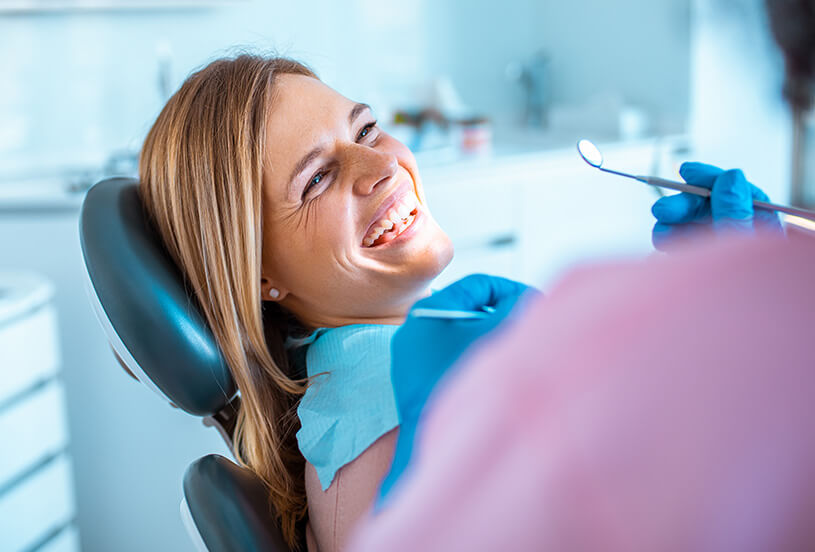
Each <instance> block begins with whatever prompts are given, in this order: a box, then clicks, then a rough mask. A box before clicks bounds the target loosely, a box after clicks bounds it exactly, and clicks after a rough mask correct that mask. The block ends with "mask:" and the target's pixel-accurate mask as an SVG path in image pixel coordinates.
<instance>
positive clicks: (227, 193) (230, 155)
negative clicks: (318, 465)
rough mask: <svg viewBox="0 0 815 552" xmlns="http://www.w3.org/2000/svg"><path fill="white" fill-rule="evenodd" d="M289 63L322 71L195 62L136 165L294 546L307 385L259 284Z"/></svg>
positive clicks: (243, 456)
mask: <svg viewBox="0 0 815 552" xmlns="http://www.w3.org/2000/svg"><path fill="white" fill-rule="evenodd" d="M281 73H288V74H300V75H307V76H310V77H314V78H316V76H315V75H314V74H313V73H312V72H311V71H310V70H309V69H308V68H306V67H305V66H303V65H301V64H300V63H297V62H295V61H292V60H289V59H285V58H279V57H271V58H266V57H260V56H254V55H240V56H237V57H235V58H231V59H220V60H217V61H215V62H212V63H210V64H209V65H207V66H206V67H205V68H203V69H201V70H200V71H198V72H196V73H194V74H192V75H191V76H190V77H189V78H188V79H187V80H186V81H185V82H184V84H183V85H182V86H181V88H180V89H179V90H178V91H177V92H176V93H175V94H174V95H173V96H172V97H171V98H170V100H169V101H168V102H167V105H166V106H164V109H162V111H161V113H160V114H159V116H158V119H157V120H156V122H155V123H154V124H153V127H152V128H151V129H150V132H149V133H148V135H147V138H146V139H145V142H144V146H143V148H142V151H141V157H140V160H139V173H140V178H141V185H140V194H141V198H142V201H143V202H144V205H145V208H146V210H147V212H148V214H149V215H150V217H151V218H152V219H153V222H154V223H155V225H156V226H157V228H158V231H159V233H160V235H161V237H162V239H163V241H164V244H165V245H166V247H167V249H168V250H169V252H170V254H171V255H172V256H173V258H174V259H175V261H176V263H177V264H178V265H179V267H180V268H181V270H182V272H183V274H184V276H185V277H186V279H187V283H188V285H189V286H190V288H191V289H192V290H193V291H194V293H195V295H196V297H197V299H198V302H199V303H200V306H201V309H202V310H203V312H204V314H205V316H206V319H207V321H208V322H209V325H210V327H211V328H212V331H213V333H214V335H215V338H216V340H217V341H218V345H219V346H220V348H221V351H222V352H223V355H224V357H225V359H226V361H227V363H228V365H229V368H230V370H231V372H232V375H233V377H234V378H235V381H236V383H237V385H238V388H239V389H240V393H241V407H240V412H239V415H238V420H237V427H236V430H235V436H234V442H235V455H236V457H237V458H238V461H239V462H241V463H242V464H243V465H245V466H248V467H249V468H251V469H252V470H253V471H254V472H255V473H257V474H258V475H259V476H260V477H261V479H262V480H263V481H264V482H265V483H266V485H267V487H268V489H269V493H270V501H271V504H272V506H273V508H274V511H275V513H276V515H277V516H278V517H279V521H280V526H281V529H282V532H283V536H284V538H285V539H286V541H287V542H288V543H289V545H290V546H297V543H298V540H299V535H298V531H297V522H298V521H299V520H301V519H303V518H304V517H305V513H306V496H305V482H304V477H303V469H304V462H305V461H304V459H303V457H302V455H301V454H300V452H299V450H298V448H297V442H296V439H295V432H296V431H297V429H298V427H299V420H298V418H297V412H296V405H297V400H298V399H299V397H300V396H301V395H302V393H303V391H304V389H305V386H304V382H303V381H302V380H297V379H294V378H293V377H291V375H290V370H289V366H288V361H287V358H286V351H285V349H284V340H285V338H286V333H287V332H286V329H287V328H286V321H285V320H277V321H276V323H273V324H271V327H270V325H269V324H267V325H266V327H264V320H263V318H264V316H263V315H264V313H263V305H262V301H261V284H260V279H261V259H262V255H261V239H262V235H263V234H262V212H263V211H262V193H261V182H262V174H263V157H264V151H266V148H267V147H268V146H272V145H271V144H267V141H266V138H267V137H266V131H265V128H266V115H267V113H268V111H269V108H270V104H271V102H272V98H273V84H274V79H275V76H276V75H278V74H281ZM267 310H268V309H267ZM277 310H278V311H279V312H278V316H282V315H283V314H284V312H283V311H282V309H277Z"/></svg>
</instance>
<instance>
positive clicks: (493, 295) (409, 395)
mask: <svg viewBox="0 0 815 552" xmlns="http://www.w3.org/2000/svg"><path fill="white" fill-rule="evenodd" d="M526 292H530V293H537V292H536V291H535V290H534V289H533V288H530V287H529V286H526V285H524V284H521V283H519V282H514V281H512V280H507V279H505V278H499V277H495V276H486V275H483V274H474V275H472V276H467V277H466V278H463V279H461V280H459V281H458V282H456V283H454V284H451V285H450V286H448V287H446V288H444V289H443V290H441V291H439V292H437V293H434V294H433V295H431V296H430V297H427V298H426V299H422V300H421V301H419V302H417V303H416V304H415V305H414V306H413V309H416V308H435V309H451V310H479V309H481V308H482V307H484V306H490V307H493V308H495V311H494V312H493V313H492V314H491V315H490V316H488V317H487V318H484V319H480V320H448V319H434V318H417V317H412V316H410V315H408V318H407V320H406V321H405V323H404V325H402V327H401V328H399V330H398V331H397V332H396V334H395V335H394V337H393V340H392V341H391V381H392V383H393V392H394V397H395V399H396V408H397V410H398V412H399V424H400V425H399V438H398V440H397V444H396V452H395V454H394V459H393V464H392V465H391V470H390V472H389V473H388V475H387V476H386V477H385V480H384V481H383V482H382V486H381V488H380V490H379V500H378V502H377V507H379V506H381V505H382V504H383V501H384V498H385V496H386V495H387V494H388V492H390V490H391V489H392V488H393V486H394V484H395V483H396V482H397V481H398V479H399V477H400V475H401V474H402V472H403V471H404V470H405V468H406V467H407V465H408V462H409V460H410V457H411V454H412V451H413V441H414V437H415V434H416V427H417V425H418V423H419V418H420V415H421V412H422V409H423V408H424V406H425V403H426V402H427V399H428V397H429V396H430V394H431V392H432V391H433V389H434V388H435V386H436V384H437V383H438V382H439V380H440V379H441V378H442V376H444V375H445V374H446V373H447V372H448V371H449V368H450V367H451V366H452V365H453V364H454V363H455V362H456V361H457V360H458V359H459V358H460V357H461V355H462V354H463V353H464V351H465V350H466V349H467V348H468V347H469V346H470V345H471V344H472V343H473V342H475V341H476V340H478V339H479V338H481V337H483V336H484V335H486V334H488V333H489V332H491V331H492V330H493V329H495V328H496V326H498V325H499V324H500V323H501V322H502V321H503V320H504V319H505V318H506V317H507V315H508V314H509V313H510V311H511V310H512V308H513V307H514V306H515V304H516V303H517V302H518V299H519V298H520V297H521V296H522V295H524V294H525V293H526ZM411 310H412V309H411Z"/></svg>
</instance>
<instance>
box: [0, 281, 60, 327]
mask: <svg viewBox="0 0 815 552" xmlns="http://www.w3.org/2000/svg"><path fill="white" fill-rule="evenodd" d="M53 294H54V288H53V286H52V285H51V283H50V282H49V281H48V280H46V279H45V278H43V277H42V276H39V275H37V274H35V273H33V272H26V271H10V270H8V271H6V270H4V271H0V325H2V324H4V323H5V322H7V321H9V320H12V319H14V318H17V317H19V316H20V315H23V314H25V313H27V312H30V311H32V310H35V309H36V308H38V307H40V306H41V305H43V304H44V303H47V302H48V301H50V300H51V297H52V296H53Z"/></svg>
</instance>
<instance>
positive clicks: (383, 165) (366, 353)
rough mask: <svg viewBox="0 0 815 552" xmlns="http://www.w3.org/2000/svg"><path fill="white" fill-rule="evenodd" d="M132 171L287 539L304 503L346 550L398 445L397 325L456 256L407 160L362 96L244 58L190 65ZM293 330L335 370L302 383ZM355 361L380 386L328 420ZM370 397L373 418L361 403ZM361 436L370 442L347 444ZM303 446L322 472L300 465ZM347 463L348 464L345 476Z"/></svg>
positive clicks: (320, 536)
mask: <svg viewBox="0 0 815 552" xmlns="http://www.w3.org/2000/svg"><path fill="white" fill-rule="evenodd" d="M140 178H141V190H140V191H141V196H142V199H143V201H144V203H145V206H146V209H147V211H148V213H149V215H150V216H151V218H152V219H153V220H154V222H155V224H156V226H157V228H158V230H159V233H160V235H161V237H162V239H163V241H164V243H165V245H166V246H167V248H168V250H169V251H170V254H171V255H172V256H173V258H174V259H175V260H176V262H177V263H178V265H179V266H180V268H181V270H182V272H183V273H184V275H185V277H186V279H187V281H188V282H189V285H190V287H191V289H192V290H194V292H195V294H196V297H197V299H198V301H199V303H200V306H201V308H202V310H203V312H204V314H205V316H206V318H207V321H208V323H209V325H210V326H211V328H212V330H213V333H214V334H215V337H216V339H217V341H218V343H219V345H220V347H221V350H222V351H223V354H224V356H225V358H226V360H227V362H228V364H229V367H230V369H231V371H232V374H233V376H234V378H235V380H236V382H237V384H238V387H239V389H240V392H241V399H242V407H241V412H240V416H239V420H238V426H237V430H236V435H235V443H236V455H237V456H238V458H239V459H240V460H241V461H242V462H243V463H245V464H246V465H248V466H249V467H250V468H252V469H253V470H254V471H255V472H256V473H257V474H258V475H259V476H260V477H261V478H262V479H263V480H264V481H265V483H266V484H267V485H268V488H269V492H270V496H271V502H272V504H273V505H274V507H275V510H276V512H277V514H278V515H279V517H280V522H281V527H282V529H283V533H284V536H285V538H286V539H287V541H288V542H289V544H290V545H295V543H296V541H297V539H298V529H297V527H296V526H297V522H298V521H299V520H301V519H303V518H304V517H305V514H306V508H307V507H308V509H309V514H310V516H309V518H310V525H311V529H313V532H309V549H313V548H315V547H316V548H319V549H320V550H335V549H337V548H338V547H339V546H340V545H341V544H342V542H343V541H344V539H345V535H346V533H347V531H348V529H349V528H350V526H351V525H352V524H353V523H354V521H356V519H357V518H358V517H359V516H360V515H361V514H362V513H363V512H364V511H365V510H366V509H367V508H368V507H369V505H370V504H371V503H372V501H373V498H374V495H375V492H376V487H377V485H378V483H379V481H380V480H381V478H382V476H384V473H385V471H386V470H387V468H388V464H389V461H390V455H391V454H392V449H393V442H394V429H395V426H396V424H397V423H398V422H397V420H396V415H395V407H394V406H393V398H392V392H390V391H389V383H388V379H387V378H388V377H389V368H390V366H389V360H388V359H389V356H388V355H389V347H388V345H389V337H390V335H391V334H392V330H391V328H395V327H396V325H398V324H400V323H401V322H402V321H403V320H404V317H405V315H406V313H407V311H408V309H409V307H410V306H411V305H412V304H413V303H414V302H416V300H418V299H420V298H421V297H424V296H426V295H428V293H429V292H428V285H429V284H430V282H431V281H432V280H433V278H434V277H435V276H436V275H438V274H439V273H440V272H441V271H442V269H443V268H444V267H445V266H446V265H447V264H448V263H449V262H450V260H451V258H452V254H453V251H452V245H451V242H450V240H449V238H448V237H447V236H446V235H445V234H444V232H443V231H442V230H441V229H440V228H439V226H438V224H436V222H435V221H434V220H433V218H432V216H431V215H430V212H429V211H428V209H427V204H426V201H425V196H424V193H423V189H422V184H421V180H420V178H419V174H418V170H417V167H416V161H415V159H414V157H413V155H412V154H411V152H410V150H408V149H407V148H406V147H405V146H404V145H403V144H401V143H399V142H398V141H397V140H395V139H393V138H392V137H390V136H389V135H388V134H386V133H385V132H383V131H382V130H381V129H380V128H379V127H378V126H377V123H376V119H374V117H373V114H372V113H371V110H370V108H369V107H368V106H367V105H365V104H358V103H354V102H352V101H350V100H348V99H346V98H344V97H342V96H341V95H339V94H338V93H337V92H335V91H334V90H332V89H330V88H329V87H327V86H325V85H324V84H323V83H322V82H320V81H319V80H318V79H317V77H316V76H315V75H314V74H313V73H312V72H311V71H310V70H309V69H307V68H306V67H304V66H303V65H301V64H299V63H296V62H294V61H291V60H287V59H281V58H263V57H257V56H250V55H241V56H238V57H236V58H234V59H222V60H218V61H215V62H213V63H211V64H210V65H208V66H207V67H205V68H204V69H202V70H200V71H198V72H197V73H195V74H193V75H192V76H190V77H189V78H188V79H187V81H186V82H185V83H184V84H183V85H182V86H181V88H180V89H179V90H178V92H176V93H175V95H173V97H172V98H171V99H170V100H169V101H168V103H167V105H166V106H165V107H164V109H163V110H162V112H161V113H160V115H159V116H158V119H157V120H156V122H155V124H154V125H153V127H152V129H151V130H150V132H149V133H148V136H147V138H146V140H145V143H144V147H143V149H142V152H141V159H140ZM330 328H341V329H343V330H342V331H347V332H350V334H348V335H346V334H340V335H338V334H337V332H338V330H330ZM349 328H350V329H349ZM332 332H333V333H332ZM329 336H331V337H329ZM297 338H300V339H299V341H298V339H297ZM349 339H351V340H356V342H357V343H359V344H360V346H356V347H354V348H351V349H350V350H349V351H347V352H348V353H349V355H350V356H351V357H352V358H353V359H356V360H357V361H359V362H357V363H356V364H355V363H353V362H352V363H350V364H349V365H347V366H344V369H343V370H342V371H340V370H339V369H338V370H337V371H336V373H334V372H335V371H334V369H333V366H331V365H329V362H330V360H331V358H332V352H333V351H334V349H335V348H336V347H342V346H343V344H344V343H347V340H349ZM287 340H288V344H289V345H292V344H302V343H308V342H309V341H313V342H314V343H313V344H312V345H311V346H310V347H309V349H308V351H307V355H308V356H307V362H306V368H307V370H308V374H309V376H314V375H315V374H316V373H318V372H323V371H327V370H329V369H330V370H331V371H332V374H330V376H329V378H325V377H323V378H322V380H325V381H324V382H323V381H321V378H314V382H315V384H314V385H313V386H312V387H310V388H308V390H307V380H306V379H304V378H302V377H299V375H300V373H299V372H301V371H299V370H298V366H292V365H290V362H289V358H288V357H289V355H288V353H287ZM322 343H325V345H322ZM312 350H313V351H316V353H315V354H312ZM355 354H356V355H359V354H363V356H362V357H360V356H356V357H355V356H354V355H355ZM371 359H373V360H374V361H375V362H374V363H373V365H372V364H371ZM356 367H360V371H361V372H364V373H365V374H366V376H367V377H368V379H367V380H366V381H368V382H370V381H375V382H376V384H375V385H372V386H369V387H367V388H365V389H367V390H374V392H373V396H372V395H371V394H366V393H367V391H365V390H362V391H361V392H360V393H359V396H358V397H357V399H358V400H349V397H348V396H347V395H346V396H340V398H339V400H342V399H344V400H345V402H344V403H343V404H345V405H346V406H347V413H346V411H344V410H343V408H339V413H338V414H337V412H334V415H336V416H338V418H337V419H334V420H333V421H332V423H330V424H323V425H325V426H326V427H323V425H321V420H322V421H325V417H326V412H327V408H329V407H330V406H331V404H328V405H327V404H321V403H320V400H319V399H320V397H321V396H328V397H331V396H332V393H338V394H340V395H342V393H343V392H344V390H345V392H346V393H347V392H349V391H348V390H349V389H354V388H353V387H351V386H350V385H345V383H348V382H350V383H352V384H353V383H356V381H355V379H354V378H355V372H354V370H355V368H356ZM300 368H301V367H300ZM340 372H341V373H340ZM335 376H336V377H335ZM332 378H333V379H332ZM383 378H384V379H383ZM383 381H384V383H383ZM343 385H344V387H343ZM383 389H384V390H385V392H383V391H382V390H383ZM304 393H305V395H306V396H305V398H304V399H303V403H304V404H305V405H306V407H303V408H301V412H300V417H299V418H298V415H297V410H296V409H297V405H298V400H299V399H300V397H301V396H302V395H303V394H304ZM309 395H311V398H310V397H309ZM377 400H378V401H380V403H381V404H377V405H376V408H377V409H378V410H374V411H373V412H370V411H366V410H365V407H366V406H368V403H367V402H366V401H377ZM328 402H329V403H330V401H328ZM334 406H336V404H334ZM383 409H384V410H386V411H387V412H388V416H385V417H379V416H373V417H375V418H377V420H379V419H382V418H387V419H388V420H389V421H390V423H384V424H383V423H380V424H379V425H376V424H374V425H371V423H370V418H371V416H369V415H370V414H372V413H373V414H374V415H375V414H376V413H377V412H381V411H382V410H383ZM346 414H347V415H346ZM301 419H303V427H302V428H301V429H300V432H299V433H298V434H297V438H298V439H299V440H300V449H298V443H297V441H296V440H295V433H296V432H297V431H298V427H299V426H300V421H301ZM338 428H339V429H338ZM342 428H345V429H344V430H342V431H341V432H339V431H340V429H342ZM332 431H338V432H339V433H338V434H337V435H333V434H332ZM357 434H362V435H363V436H365V437H366V438H367V439H366V440H363V441H362V442H356V441H355V442H350V441H349V439H351V437H352V436H354V435H357ZM326 442H331V443H334V442H336V443H344V444H345V445H347V446H346V447H345V449H344V450H343V451H342V453H343V454H344V456H343V454H340V455H337V453H336V452H335V451H333V450H330V451H329V452H328V454H327V457H320V455H322V454H323V453H325V446H324V445H325V444H326ZM349 443H350V444H349ZM369 445H371V446H369ZM321 447H322V448H321ZM301 452H302V454H301ZM310 454H311V455H313V456H314V457H319V458H318V460H320V461H321V462H324V463H325V465H324V466H323V468H325V469H324V473H322V474H320V473H318V472H317V468H315V467H314V464H312V463H311V462H308V463H307V462H305V461H304V456H303V455H305V456H306V458H309V455H310ZM343 459H345V460H348V462H350V463H349V464H348V465H346V466H345V467H344V468H342V469H341V470H339V466H338V463H339V462H341V461H343ZM315 462H317V461H316V460H315ZM338 470H339V471H338ZM342 473H346V474H348V477H347V478H346V479H347V480H346V481H344V480H342V478H341V477H340V475H341V474H342ZM320 475H323V477H320ZM327 478H330V479H329V481H328V482H326V480H325V479H327ZM326 483H328V485H327V484H326ZM307 497H308V500H307Z"/></svg>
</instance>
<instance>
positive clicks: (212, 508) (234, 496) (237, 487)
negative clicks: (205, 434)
mask: <svg viewBox="0 0 815 552" xmlns="http://www.w3.org/2000/svg"><path fill="white" fill-rule="evenodd" d="M184 496H186V498H187V504H188V506H189V508H190V514H192V518H193V520H194V521H195V525H196V526H197V527H198V531H199V533H200V534H201V538H203V540H204V542H205V543H206V545H207V547H208V548H209V549H210V550H211V551H213V552H215V551H217V552H233V551H234V552H245V551H250V550H258V551H269V552H288V550H289V547H288V546H287V545H286V543H285V541H284V540H283V536H282V534H281V533H280V532H279V531H278V530H277V529H276V527H275V526H274V525H273V524H272V523H271V522H270V520H271V519H274V518H273V515H272V514H273V512H272V510H271V506H270V502H269V495H268V493H267V492H266V490H265V489H264V488H263V485H262V484H261V482H260V479H259V478H258V477H257V476H256V475H254V474H253V473H252V472H251V471H249V470H248V469H246V468H242V467H240V466H238V465H236V464H235V463H234V462H231V461H230V460H227V459H226V458H224V457H223V456H219V455H217V454H210V455H207V456H204V457H203V458H199V459H198V460H196V461H195V462H193V463H192V464H190V466H189V467H188V468H187V473H186V474H185V475H184ZM301 549H302V550H305V547H302V548H301Z"/></svg>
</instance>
